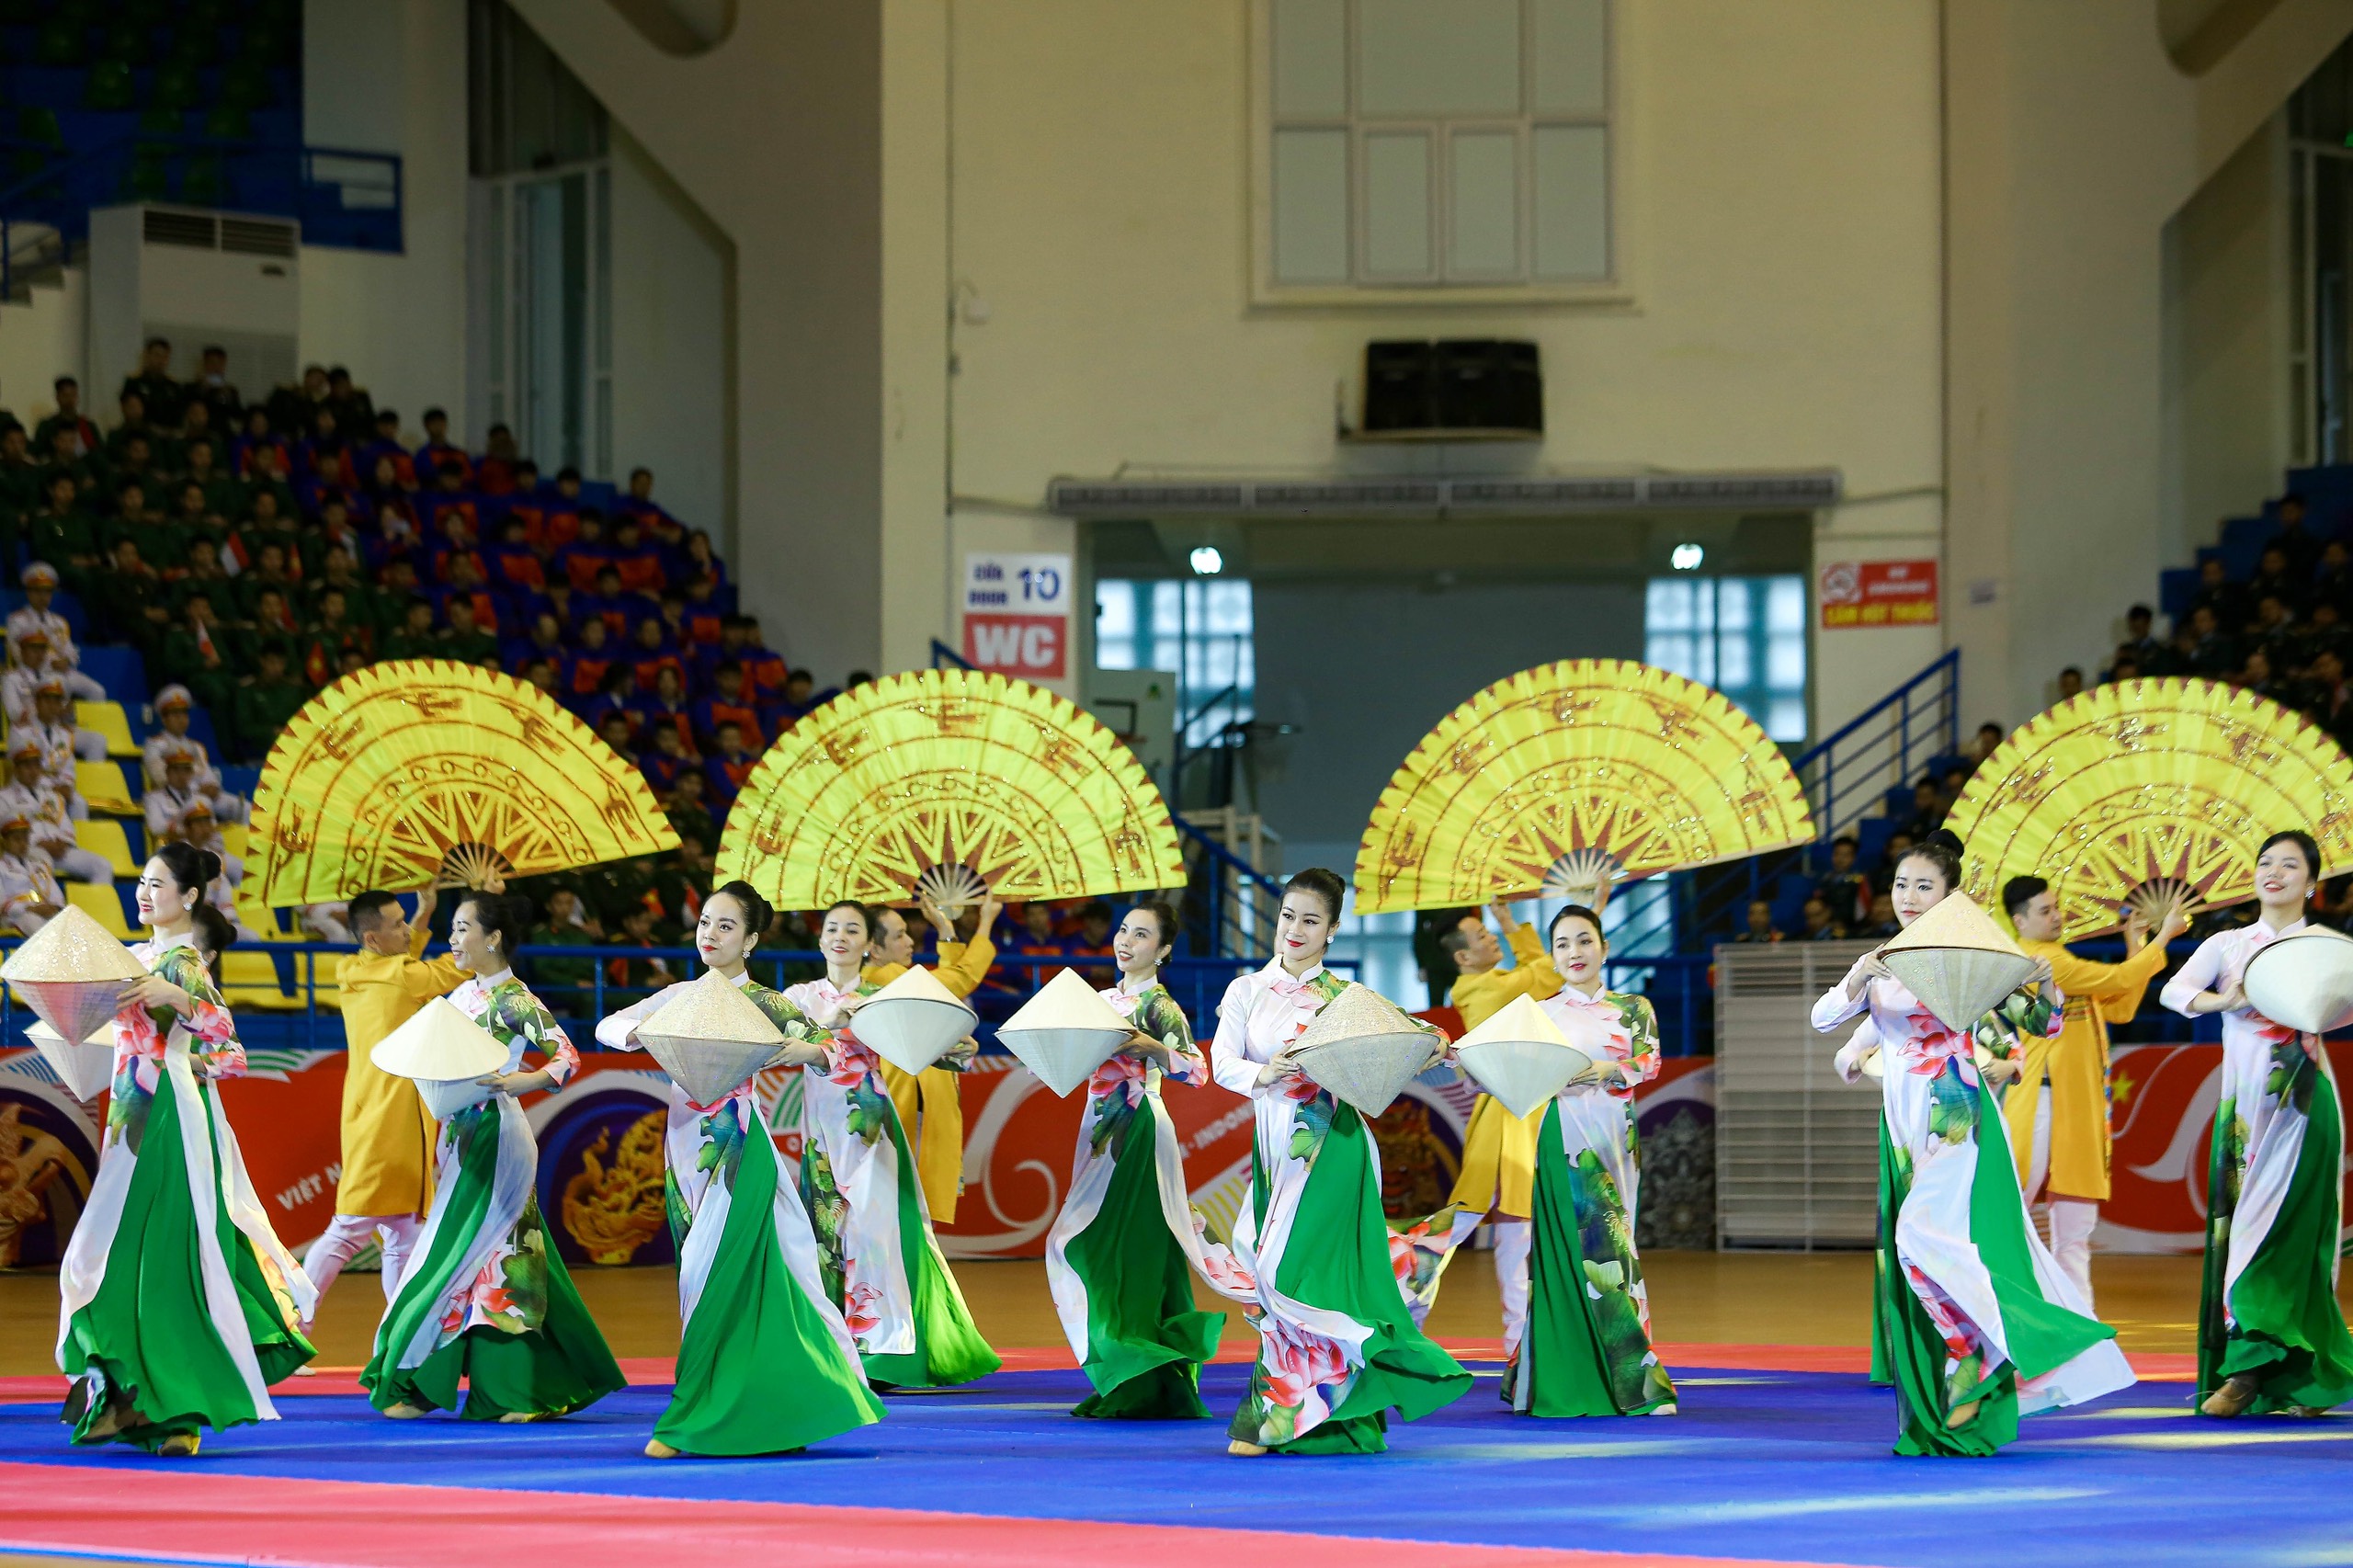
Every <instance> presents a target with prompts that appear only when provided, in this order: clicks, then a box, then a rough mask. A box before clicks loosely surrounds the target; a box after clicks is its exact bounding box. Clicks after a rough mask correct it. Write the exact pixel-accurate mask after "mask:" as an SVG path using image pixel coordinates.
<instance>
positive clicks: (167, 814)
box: [139, 747, 220, 844]
mask: <svg viewBox="0 0 2353 1568" xmlns="http://www.w3.org/2000/svg"><path fill="white" fill-rule="evenodd" d="M139 804H140V807H141V809H142V811H144V812H146V815H147V836H148V837H149V838H150V839H153V841H154V842H155V843H158V844H161V843H163V842H164V841H165V839H168V838H170V837H171V836H172V835H173V834H174V833H175V832H176V830H177V829H178V827H179V824H180V819H181V818H182V817H184V816H186V815H188V808H189V807H191V806H196V805H202V806H204V807H206V808H208V809H209V808H210V806H211V804H212V801H211V797H210V796H209V795H207V794H206V793H205V792H204V791H203V790H199V789H198V788H197V787H196V752H195V750H194V748H192V747H190V748H184V749H182V750H179V751H175V752H168V753H166V754H165V757H164V781H163V782H162V783H161V784H151V785H149V786H148V787H147V793H146V794H145V795H143V796H142V797H141V798H140V801H139ZM213 815H214V818H215V820H216V821H217V820H218V818H219V815H220V813H219V812H214V813H213Z"/></svg>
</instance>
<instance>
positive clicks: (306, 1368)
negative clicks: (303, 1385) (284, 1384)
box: [294, 1361, 319, 1378]
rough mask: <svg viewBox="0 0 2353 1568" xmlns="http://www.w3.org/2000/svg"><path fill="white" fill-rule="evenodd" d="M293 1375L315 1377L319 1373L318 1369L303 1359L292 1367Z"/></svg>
mask: <svg viewBox="0 0 2353 1568" xmlns="http://www.w3.org/2000/svg"><path fill="white" fill-rule="evenodd" d="M294 1375H295V1376H296V1377H298V1378H315V1377H317V1376H318V1375H319V1369H317V1368H316V1367H313V1366H312V1365H311V1364H310V1363H309V1362H308V1361H305V1362H303V1363H302V1364H301V1366H299V1367H297V1368H295V1369H294Z"/></svg>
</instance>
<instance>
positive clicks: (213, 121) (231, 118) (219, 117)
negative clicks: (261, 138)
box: [204, 104, 254, 142]
mask: <svg viewBox="0 0 2353 1568" xmlns="http://www.w3.org/2000/svg"><path fill="white" fill-rule="evenodd" d="M204 133H205V134H206V135H207V136H210V137H212V138H213V139H214V140H216V141H221V142H250V141H252V140H253V139H254V117H253V115H252V113H251V112H250V111H249V110H246V109H244V108H239V107H238V106H237V105H235V104H215V105H214V106H213V107H212V111H211V112H210V114H207V115H206V116H205V117H204Z"/></svg>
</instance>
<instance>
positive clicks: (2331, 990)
mask: <svg viewBox="0 0 2353 1568" xmlns="http://www.w3.org/2000/svg"><path fill="white" fill-rule="evenodd" d="M2242 983H2243V984H2244V985H2245V988H2246V999H2247V1001H2248V1002H2249V1003H2250V1004H2252V1005H2253V1006H2254V1008H2255V1010H2256V1012H2258V1013H2260V1014H2262V1015H2263V1016H2264V1017H2267V1018H2269V1019H2270V1020H2271V1021H2272V1022H2273V1023H2275V1024H2285V1025H2287V1026H2288V1027H2289V1028H2291V1029H2295V1030H2297V1031H2299V1032H2301V1033H2303V1034H2328V1033H2331V1032H2333V1031H2335V1030H2336V1029H2341V1028H2345V1027H2346V1026H2347V1024H2353V940H2348V939H2347V938H2346V937H2342V936H2340V935H2338V934H2337V933H2336V932H2335V931H2331V930H2329V929H2328V928H2327V927H2325V926H2306V927H2305V928H2304V929H2303V930H2302V931H2298V932H2295V933H2293V934H2291V935H2289V936H2286V937H2279V938H2278V939H2276V940H2274V941H2271V942H2268V943H2266V944H2265V945H2264V946H2263V947H2262V948H2260V949H2256V955H2255V957H2253V958H2251V959H2249V960H2247V964H2246V975H2245V980H2244V981H2243V982H2242Z"/></svg>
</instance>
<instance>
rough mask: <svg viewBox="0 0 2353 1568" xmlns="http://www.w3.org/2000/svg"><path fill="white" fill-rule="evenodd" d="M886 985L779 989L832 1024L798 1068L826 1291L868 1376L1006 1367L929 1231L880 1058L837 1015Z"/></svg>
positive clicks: (935, 1384) (920, 1376) (899, 1378)
mask: <svg viewBox="0 0 2353 1568" xmlns="http://www.w3.org/2000/svg"><path fill="white" fill-rule="evenodd" d="M879 989H881V988H880V987H879V986H876V985H874V984H872V983H868V982H860V983H858V985H857V986H855V987H853V988H851V989H848V990H842V989H839V988H836V987H835V985H834V983H832V982H831V981H830V980H812V981H804V982H803V983H801V984H799V985H793V986H789V987H787V988H786V990H785V991H784V998H785V1000H786V1001H788V1002H790V1004H792V1006H795V1007H796V1008H798V1009H800V1011H801V1014H802V1015H803V1016H805V1017H807V1018H809V1019H810V1020H811V1021H812V1022H813V1023H814V1024H815V1025H816V1026H817V1027H818V1028H820V1029H824V1030H829V1031H830V1033H829V1034H828V1036H827V1040H826V1045H825V1062H824V1065H822V1066H815V1067H804V1068H802V1069H801V1202H802V1203H803V1204H804V1205H805V1206H806V1208H807V1210H808V1213H809V1221H810V1223H811V1225H812V1226H813V1229H814V1230H815V1233H816V1236H817V1245H818V1249H819V1253H820V1256H821V1259H822V1261H823V1265H824V1271H825V1285H826V1290H827V1293H828V1294H829V1295H830V1296H831V1297H832V1299H833V1301H834V1302H835V1304H836V1305H837V1306H839V1307H840V1309H841V1313H842V1319H843V1321H844V1322H845V1323H846V1324H848V1326H849V1333H850V1337H851V1339H852V1340H854V1341H855V1342H856V1343H857V1345H858V1355H859V1358H860V1359H861V1360H862V1361H863V1362H864V1363H865V1367H866V1375H867V1377H868V1379H869V1380H870V1381H871V1382H873V1383H874V1384H876V1385H878V1386H881V1385H888V1386H890V1387H893V1388H939V1387H944V1386H946V1385H949V1384H951V1383H968V1382H971V1381H972V1380H973V1379H975V1378H980V1377H985V1376H987V1375H988V1374H989V1373H991V1372H994V1371H995V1370H996V1369H998V1368H999V1367H1001V1366H1003V1365H1004V1364H1005V1363H1004V1362H1003V1361H1002V1360H1000V1359H999V1358H998V1357H997V1354H996V1352H995V1351H994V1350H992V1349H990V1348H989V1345H988V1341H987V1340H985V1339H983V1338H982V1337H981V1331H980V1330H979V1329H977V1328H975V1327H974V1326H973V1325H972V1312H971V1311H970V1309H968V1308H967V1307H966V1306H965V1305H964V1295H963V1292H962V1291H961V1290H958V1289H957V1286H956V1276H955V1275H953V1274H951V1273H949V1269H948V1259H947V1258H946V1257H945V1256H942V1255H941V1253H940V1250H939V1241H938V1237H936V1236H935V1235H933V1233H932V1229H931V1210H930V1209H929V1208H928V1207H927V1206H926V1204H925V1202H924V1196H923V1183H922V1182H921V1181H920V1180H918V1179H917V1177H916V1171H915V1155H914V1152H913V1151H912V1150H911V1149H910V1148H909V1147H908V1144H907V1134H906V1129H905V1128H904V1127H903V1126H901V1125H900V1122H899V1113H898V1110H897V1108H895V1107H894V1106H892V1103H891V1095H890V1091H889V1089H888V1088H887V1087H885V1086H884V1085H883V1082H882V1074H881V1057H879V1056H877V1055H875V1054H874V1052H873V1051H872V1050H871V1049H870V1048H869V1047H868V1046H866V1045H865V1044H863V1043H861V1042H860V1041H859V1040H858V1034H857V1024H856V1020H855V1019H854V1018H852V1019H850V1020H848V1021H841V1005H842V1004H843V1003H844V1002H846V1001H847V1000H848V999H849V998H850V997H852V996H870V995H872V994H874V993H875V992H876V991H877V990H879Z"/></svg>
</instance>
